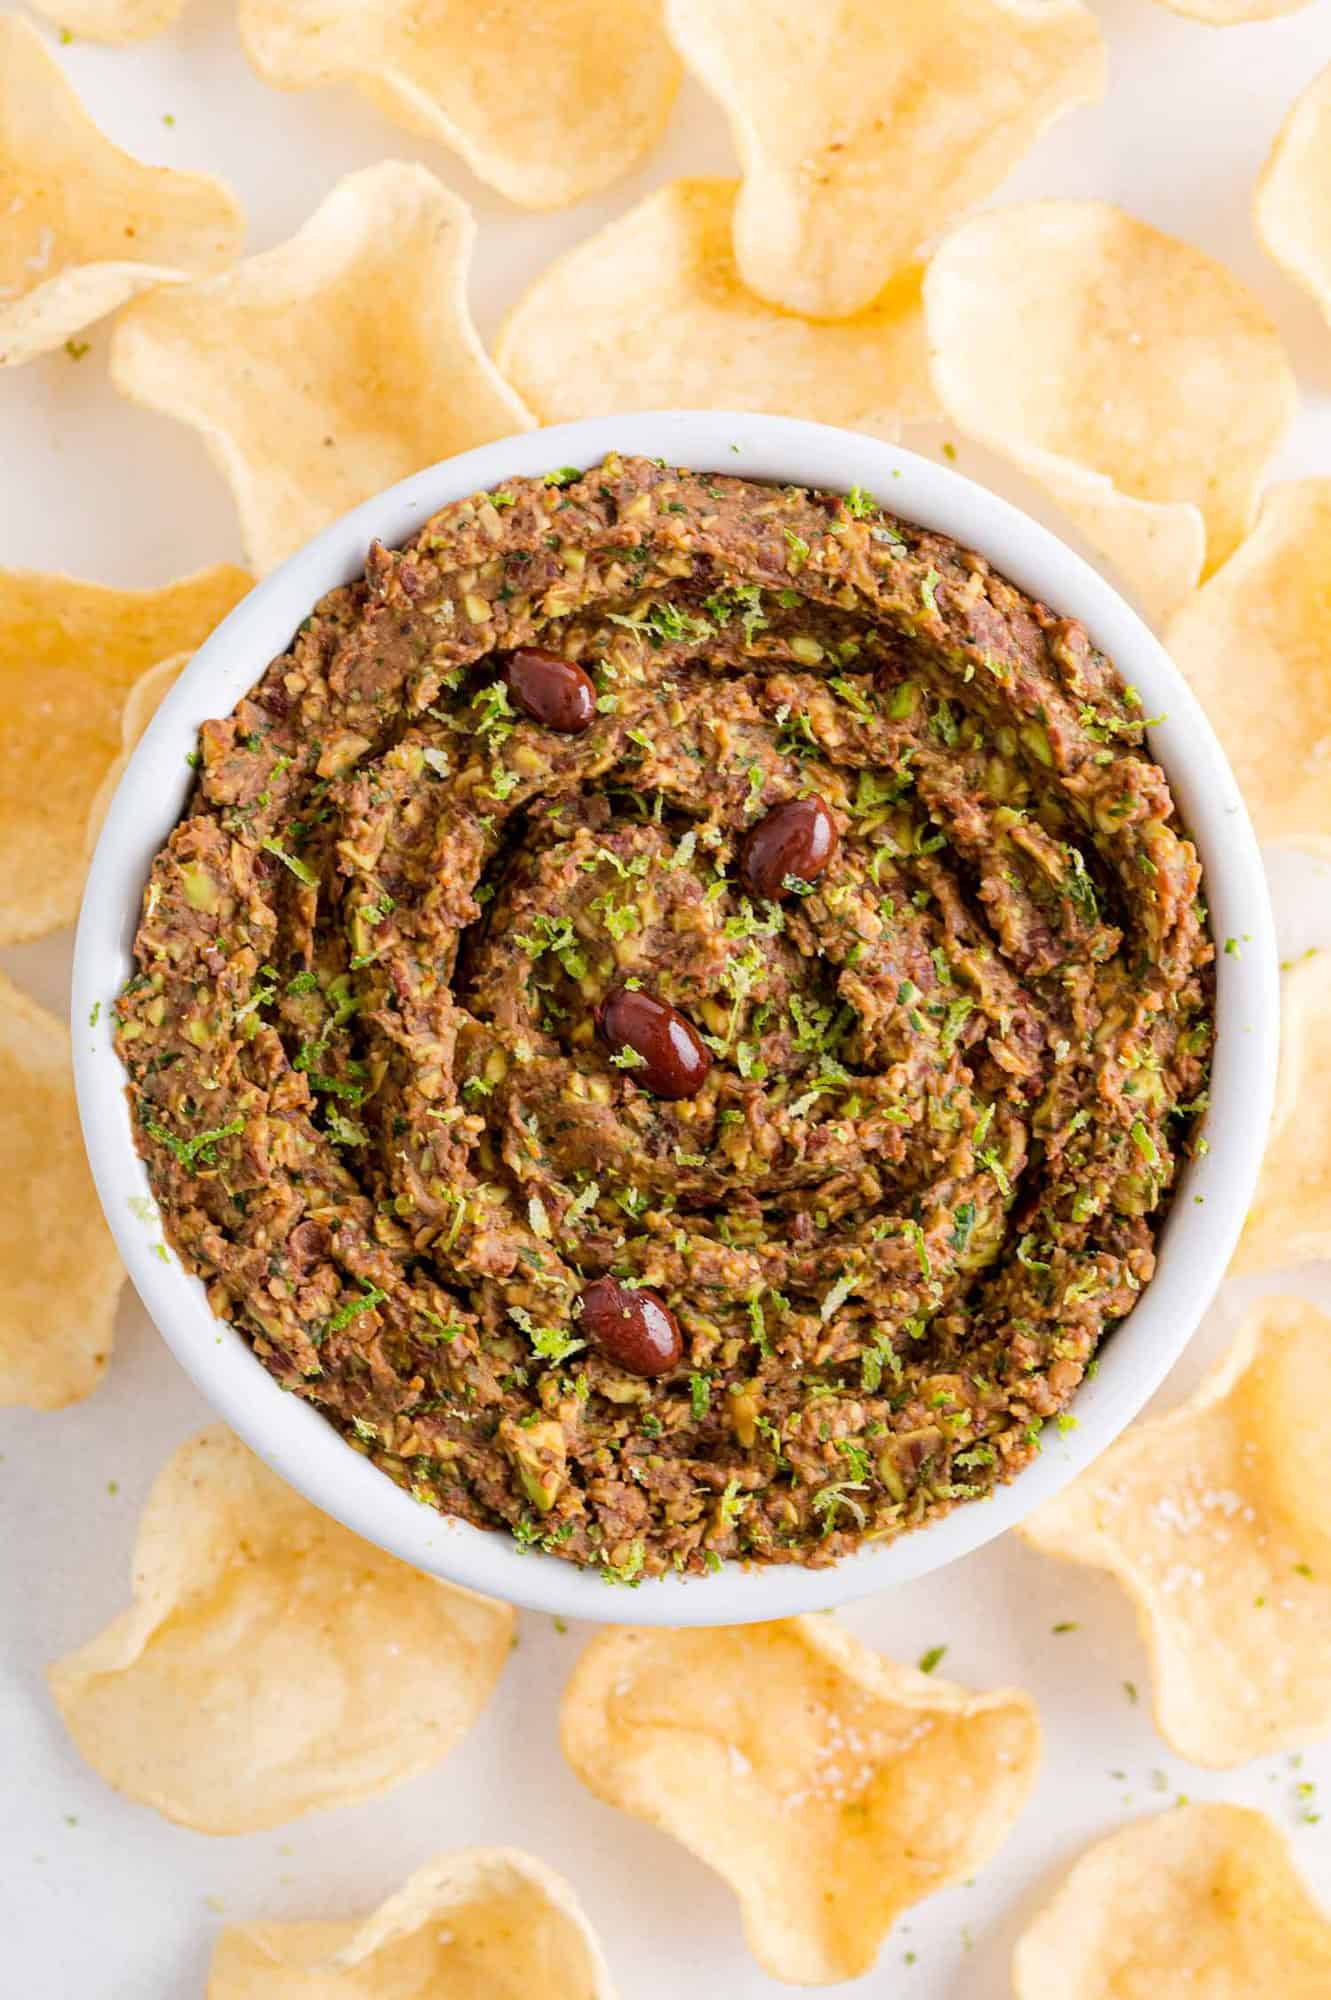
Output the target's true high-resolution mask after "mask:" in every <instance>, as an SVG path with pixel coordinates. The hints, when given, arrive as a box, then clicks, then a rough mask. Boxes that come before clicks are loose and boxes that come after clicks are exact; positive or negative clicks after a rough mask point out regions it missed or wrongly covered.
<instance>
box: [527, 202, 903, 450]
mask: <svg viewBox="0 0 1331 2000" xmlns="http://www.w3.org/2000/svg"><path fill="white" fill-rule="evenodd" d="M735 186H736V183H735V182H734V181H723V180H693V181H674V182H671V183H670V184H669V185H668V186H666V187H662V188H658V189H657V190H656V192H655V193H654V194H650V195H648V197H647V199H646V200H645V201H643V202H640V203H639V205H638V206H637V208H635V209H632V210H630V212H629V213H628V214H627V215H622V216H620V217H619V218H618V219H617V220H616V221H614V222H612V223H610V225H609V226H608V227H607V228H605V229H602V230H601V231H600V232H599V233H598V234H597V235H595V236H592V237H590V238H588V240H587V241H586V242H585V243H581V244H579V246H578V247H577V249H575V250H572V251H570V252H569V254H568V255H567V256H565V257H561V258H560V259H559V260H558V261H557V262H556V263H554V264H552V265H551V266H550V268H549V269H548V270H547V271H545V272H544V273H543V274H542V275H541V276H540V277H539V278H537V280H536V282H535V283H534V284H533V285H532V286H531V287H530V289H529V290H528V291H527V293H526V294H525V296H524V297H523V298H522V299H521V300H520V301H519V302H518V304H517V305H516V307H515V308H514V309H513V311H512V312H511V313H510V315H509V318H508V321H507V323H506V325H505V326H504V329H503V332H502V334H501V336H500V340H499V346H498V349H497V355H496V358H497V360H498V362H499V366H500V368H501V369H502V370H503V372H504V374H505V375H506V376H507V378H508V380H509V381H510V382H512V383H513V385H514V387H515V388H516V389H517V390H518V391H519V392H520V394H521V395H522V396H523V397H524V399H525V400H526V401H527V402H528V403H529V404H530V405H531V407H532V409H533V410H535V412H536V413H537V416H538V417H539V418H540V420H541V422H542V423H560V422H562V421H563V420H564V419H565V418H569V417H586V416H592V415H598V416H599V415H607V414H615V413H617V412H619V411H623V410H650V409H662V408H668V407H675V408H683V409H708V408H711V409H723V410H724V409H730V410H764V411H769V412H773V413H776V414H783V413H784V414H786V415H790V416H804V417H813V418H817V419H820V420H821V421H822V422H823V423H829V424H845V425H848V426H849V427H850V428H851V429H853V430H861V431H869V432H871V433H872V434H874V435H875V436H878V437H886V438H895V437H897V436H898V435H899V434H900V430H901V426H902V423H903V422H912V421H915V420H917V419H919V420H925V419H927V418H929V417H930V416H932V415H934V414H935V409H936V406H935V404H934V401H933V397H932V394H931V392H930V389H929V376H928V361H927V356H926V354H925V345H924V320H923V315H922V313H921V311H920V283H919V273H918V271H908V272H906V273H904V274H903V275H902V276H901V277H900V278H899V279H898V280H897V281H896V282H895V283H894V284H893V285H892V286H891V287H890V288H889V289H888V290H887V291H886V292H884V293H883V294H882V296H881V297H880V298H879V299H878V300H877V301H876V302H875V304H873V305H872V306H870V307H869V309H868V310H867V311H866V312H862V313H860V314H859V315H858V316H857V317H856V318H855V319H852V320H845V321H843V322H841V323H840V324H839V325H836V326H826V325H822V326H820V325H813V324H812V323H811V322H809V321H808V320H800V319H793V318H792V317H791V316H790V315H789V314H788V313H780V312H774V311H773V310H772V308H771V307H770V306H766V305H764V304H763V303H762V301H761V300H760V299H756V298H755V297H754V296H753V294H752V293H751V292H748V291H746V290H745V288H744V286H743V284H742V283H741V282H740V278H739V275H738V273H737V272H736V270H735V262H734V257H733V254H732V251H731V245H730V218H731V212H732V208H733V205H734V195H735Z"/></svg>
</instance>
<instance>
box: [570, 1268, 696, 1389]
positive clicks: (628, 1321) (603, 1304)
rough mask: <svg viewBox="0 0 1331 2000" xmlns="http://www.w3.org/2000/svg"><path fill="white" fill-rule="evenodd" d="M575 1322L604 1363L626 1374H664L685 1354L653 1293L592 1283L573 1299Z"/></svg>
mask: <svg viewBox="0 0 1331 2000" xmlns="http://www.w3.org/2000/svg"><path fill="white" fill-rule="evenodd" d="M578 1315H579V1319H578V1323H579V1325H580V1326H581V1328H582V1331H583V1332H584V1333H585V1334H586V1336H587V1338H588V1340H589V1341H590V1342H591V1343H592V1345H593V1346H594V1347H599V1348H600V1350H601V1352H602V1354H604V1356H605V1358H606V1360H607V1361H613V1362H614V1364H615V1366H616V1368H623V1369H626V1370H627V1372H628V1373H629V1374H630V1375H664V1374H665V1372H666V1370H667V1368H673V1367H674V1365H675V1363H676V1362H677V1361H678V1360H679V1357H680V1355H681V1354H682V1353H683V1351H684V1342H683V1340H682V1338H681V1336H680V1331H679V1324H678V1322H677V1320H676V1318H675V1315H674V1314H673V1313H672V1312H671V1310H670V1308H669V1306H667V1304H666V1303H665V1300H664V1299H661V1298H658V1297H657V1295H656V1293H655V1292H648V1291H636V1292H635V1291H631V1290H630V1289H629V1287H628V1286H627V1285H621V1284H620V1283H619V1282H618V1280H617V1279H615V1278H597V1279H596V1281H595V1283H594V1284H590V1285H588V1287H587V1289H586V1291H585V1292H583V1293H582V1295H581V1297H580V1298H579V1300H578Z"/></svg>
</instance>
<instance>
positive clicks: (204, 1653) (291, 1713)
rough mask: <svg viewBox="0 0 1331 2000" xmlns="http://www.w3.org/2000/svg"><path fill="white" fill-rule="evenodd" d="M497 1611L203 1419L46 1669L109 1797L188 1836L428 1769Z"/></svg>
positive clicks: (485, 1672)
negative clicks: (91, 1618)
mask: <svg viewBox="0 0 1331 2000" xmlns="http://www.w3.org/2000/svg"><path fill="white" fill-rule="evenodd" d="M512 1633H513V1613H512V1611H511V1610H510V1609H509V1608H508V1607H507V1606H506V1605H502V1604H492V1603H491V1602H490V1601H489V1599H488V1598H483V1597H475V1596H473V1595H472V1593H471V1592H470V1591H465V1590H456V1589H453V1588H452V1587H451V1586H450V1585H448V1584H444V1583H439V1582H437V1581H436V1580H435V1579H434V1578H433V1577H428V1576H423V1575H421V1573H420V1572H419V1571H418V1570H414V1569H409V1568H408V1567H407V1565H406V1564H405V1563H400V1562H397V1561H396V1560H395V1559H394V1558H393V1557H392V1556H388V1555H385V1554H384V1553H383V1552H382V1550H380V1549H376V1548H374V1547H372V1546H371V1544H370V1543H368V1542H363V1541H361V1540H360V1538H359V1537H358V1536H356V1535H353V1534H351V1533H349V1532H348V1530H347V1529H346V1528H342V1527H339V1526H338V1524H337V1523H336V1522H335V1521H333V1520H330V1519H329V1517H328V1516H327V1515H326V1514H321V1513H320V1512H319V1511H318V1509H317V1508H315V1507H312V1506H311V1505H310V1504H309V1502H308V1501H307V1500H302V1499H301V1497H300V1495H299V1494H297V1493H295V1492H293V1490H292V1489H291V1488H290V1487H289V1486H286V1485H284V1484H283V1483H282V1481H281V1480H280V1479H278V1478H276V1477H275V1476H274V1474H273V1473H271V1472H269V1471H268V1470H267V1468H266V1467H265V1466H263V1465H261V1464H260V1462H259V1460H258V1459H257V1458H254V1457H252V1456H251V1454H250V1453H249V1452H248V1451H246V1449H245V1447H244V1446H243V1445H242V1444H241V1443H240V1441H239V1440H238V1439H237V1438H235V1437H233V1436H232V1435H231V1433H230V1432H229V1431H227V1430H225V1429H224V1428H223V1427H222V1426H221V1425H220V1424H219V1425H216V1426H214V1427H213V1428H212V1429H210V1430H206V1431H203V1432H201V1433H200V1435H199V1436H198V1437H196V1438H193V1439H192V1440H191V1441H190V1442H189V1443H188V1444H184V1445H182V1446H181V1447H180V1449H179V1450H178V1451H177V1452H175V1453H174V1454H173V1456H172V1457H171V1458H170V1459H168V1461H167V1463H166V1465H165V1466H164V1467H163V1469H162V1471H161V1473H160V1474H159V1475H158V1478H157V1482H156V1484H155V1485H154V1487H153V1490H152V1493H151V1494H150V1495H149V1498H148V1504H147V1507H146V1508H145V1510H144V1514H143V1519H142V1521H141V1522H140V1524H139V1534H138V1540H137V1542H136V1544H135V1548H134V1602H133V1603H132V1605H131V1606H130V1608H129V1610H127V1611H125V1612H123V1613H122V1614H121V1616H120V1617H119V1618H117V1619H115V1621H114V1622H113V1623H112V1624H110V1625H108V1626H107V1628H106V1630H105V1631H104V1632H100V1633H99V1634H98V1635H97V1637H96V1638H95V1639H92V1640H90V1641H89V1642H88V1644H87V1645H86V1646H84V1647H82V1648H81V1649H80V1651H79V1652H77V1653H71V1654H70V1655H69V1657H68V1658H67V1659H63V1660H59V1661H57V1662H56V1664H55V1665H54V1666H53V1667H52V1668H51V1670H50V1681H51V1690H52V1693H53V1694H54V1696H55V1700H56V1705H57V1707H58V1708H59V1710H60V1713H61V1715H62V1716H63V1717H64V1721H65V1726H66V1728H67V1729H68V1730H69V1733H70V1735H71V1736H72V1737H73V1739H74V1741H75V1743H76V1744H77V1745H78V1748H79V1749H80V1751H81V1752H82V1753H83V1755H84V1756H85V1757H86V1758H87V1760H88V1762H89V1763H90V1764H91V1765H92V1766H93V1768H94V1769H95V1770H97V1771H99V1772H100V1773H101V1775H102V1777H104V1778H105V1779H106V1781H107V1782H108V1784H112V1785H114V1786H115V1787H116V1788H117V1790H119V1791H122V1792H124V1793H126V1794H127V1795H128V1796H129V1797H130V1798H132V1799H137V1800H138V1801H140V1802H141V1803H142V1804H145V1805H151V1806H156V1808H157V1810H158V1811H159V1812H161V1813H164V1814H165V1815H166V1817H167V1818H168V1819H173V1820H177V1821H179V1822H180V1823H181V1824H182V1825H184V1826H192V1827H195V1828H197V1829H198V1830H199V1831H200V1832H202V1833H249V1832H252V1831H253V1830H254V1829H255V1828H257V1827H265V1826H277V1825H280V1823H281V1822H282V1821H283V1820H288V1819H295V1818H297V1817H298V1816H299V1815H300V1814H302V1813H307V1812H315V1811H318V1810H321V1809H323V1808H326V1807H329V1806H342V1805H350V1804H351V1803H353V1802H354V1801H355V1800H357V1799H364V1798H369V1797H370V1796H371V1795H372V1794H373V1793H375V1792H382V1791H385V1790H387V1789H388V1787H389V1786H390V1785H395V1784H399V1783H400V1782H401V1781H402V1780H403V1779H404V1778H410V1777H413V1776H415V1774H416V1773H417V1772H418V1771H424V1770H426V1769H428V1768H429V1766H430V1765H431V1764H434V1763H437V1762H438V1760H439V1759H440V1758H441V1757H443V1756H445V1755H446V1754H447V1752H448V1751H449V1750H451V1749H452V1748H453V1746H454V1744H455V1743H457V1742H458V1741H459V1739H460V1738H461V1737H463V1736H464V1735H465V1734H466V1732H467V1730H468V1729H470V1727H471V1725H472V1723H473V1722H474V1721H475V1720H476V1717H477V1716H478V1715H479V1714H480V1711H481V1709H482V1708H483V1707H484V1706H485V1703H486V1701H487V1700H488V1699H489V1696H490V1692H491V1690H492V1688H493V1687H494V1684H495V1682H496V1680H497V1679H498V1678H499V1672H500V1669H501V1668H502V1666H503V1664H504V1661H505V1659H506V1658H507V1655H508V1650H509V1645H510V1643H511V1639H512Z"/></svg>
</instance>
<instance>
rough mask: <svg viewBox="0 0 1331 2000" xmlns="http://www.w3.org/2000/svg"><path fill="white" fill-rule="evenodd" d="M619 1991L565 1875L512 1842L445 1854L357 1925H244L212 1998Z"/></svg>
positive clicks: (226, 1948) (610, 1999)
mask: <svg viewBox="0 0 1331 2000" xmlns="http://www.w3.org/2000/svg"><path fill="white" fill-rule="evenodd" d="M342 1994H344V1995H345V1996H346V2000H412V1996H419V2000H425V1996H427V1995H430V1994H438V1995H439V1996H440V2000H444V1996H445V1995H446V1996H447V2000H537V1996H538V1995H548V1996H549V2000H614V1989H613V1988H612V1986H611V1984H610V1974H609V1972H608V1971H607V1969H606V1963H605V1960H604V1958H603V1957H602V1956H601V1950H600V1946H599V1945H598V1944H597V1942H596V1938H595V1935H594V1934H593V1932H592V1929H591V1926H590V1925H589V1923H588V1922H587V1919H586V1917H585V1915H584V1914H583V1911H582V1908H581V1906H580V1904H579V1903H578V1901H577V1898H576V1897H575V1896H574V1894H573V1891H572V1889H571V1888H570V1887H569V1884H568V1883H567V1882H566V1881H565V1880H564V1878H563V1877H562V1876H561V1875H557V1874H556V1873H555V1871H554V1869H553V1868H547V1867H546V1865H545V1863H544V1862H543V1861H538V1860H537V1859H536V1857H535V1856H534V1855H531V1854H524V1853H523V1852H522V1850H521V1849H520V1848H516V1847H470V1848H461V1849H459V1850H458V1851H457V1852H456V1853H453V1854H441V1855H438V1856H437V1857H436V1858H435V1859H434V1860H433V1861H427V1862H426V1864H425V1866H424V1867H423V1868H418V1869H417V1870H416V1872H415V1874H414V1875H412V1876H410V1877H409V1878H408V1879H407V1881H406V1882H404V1883H403V1885H402V1887H401V1888H400V1889H399V1890H398V1891H397V1893H396V1895H393V1896H390V1897H389V1898H388V1901H387V1902H386V1903H381V1904H380V1906H379V1908H378V1909H377V1910H375V1911H374V1912H373V1913H372V1914H371V1915H370V1916H368V1917H364V1918H362V1919H361V1920H360V1922H359V1923H318V1922H315V1923H294V1924H280V1923H268V1924H265V1923H258V1924H236V1925H233V1926H230V1927H229V1928H228V1929H227V1930H225V1931H223V1933H222V1936H221V1939H220V1941H219V1943H218V1946H217V1950H216V1951H215V1952H214V1954H213V1962H212V1965H211V1967H210V1968H209V1976H208V1992H207V2000H337V1996H338V1995H342Z"/></svg>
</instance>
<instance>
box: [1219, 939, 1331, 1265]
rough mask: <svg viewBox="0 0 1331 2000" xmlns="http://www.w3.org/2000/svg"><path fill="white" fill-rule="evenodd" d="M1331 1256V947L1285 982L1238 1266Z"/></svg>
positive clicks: (1288, 975)
mask: <svg viewBox="0 0 1331 2000" xmlns="http://www.w3.org/2000/svg"><path fill="white" fill-rule="evenodd" d="M1319 1257H1331V952H1326V951H1323V952H1315V953H1314V954H1313V955H1312V956H1311V957H1309V958H1304V959H1300V960H1299V962H1298V963H1297V964H1296V965H1291V966H1288V967H1287V968H1286V970H1285V972H1284V973H1283V975H1282V977H1281V982H1280V1077H1279V1081H1278V1083H1277V1085H1276V1103H1275V1111H1274V1113H1273V1114H1272V1119H1271V1132H1270V1136H1269V1138H1268V1139H1267V1142H1266V1152H1265V1153H1264V1154H1263V1156H1262V1171H1261V1176H1260V1178H1259V1180H1258V1182H1257V1192H1256V1194H1255V1195H1254V1196H1253V1202H1252V1207H1251V1208H1250V1209H1249V1211H1248V1219H1247V1221H1246V1222H1245V1223H1244V1225H1243V1234H1242V1236H1241V1237H1240V1238H1239V1247H1238V1249H1237V1250H1236V1251H1235V1253H1234V1262H1233V1264H1232V1265H1231V1266H1230V1269H1231V1271H1232V1272H1233V1273H1234V1274H1235V1275H1236V1276H1237V1275H1238V1274H1239V1273H1240V1272H1246V1271H1274V1270H1278V1269H1279V1268H1280V1266H1281V1265H1282V1264H1311V1263H1313V1262H1315V1261H1316V1260H1317V1259H1318V1258H1319Z"/></svg>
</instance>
